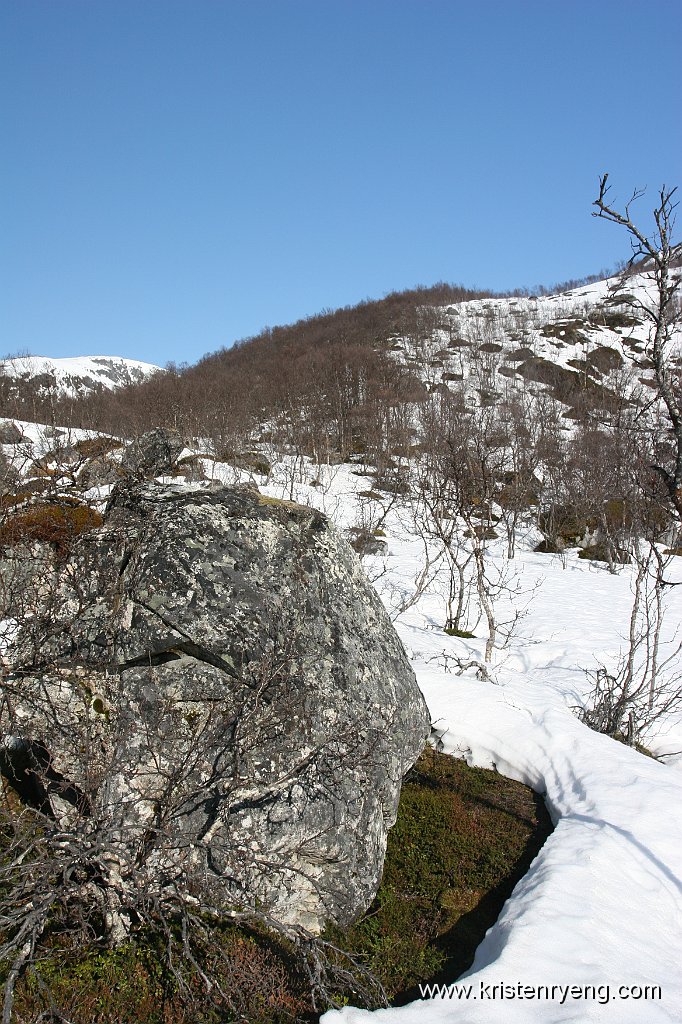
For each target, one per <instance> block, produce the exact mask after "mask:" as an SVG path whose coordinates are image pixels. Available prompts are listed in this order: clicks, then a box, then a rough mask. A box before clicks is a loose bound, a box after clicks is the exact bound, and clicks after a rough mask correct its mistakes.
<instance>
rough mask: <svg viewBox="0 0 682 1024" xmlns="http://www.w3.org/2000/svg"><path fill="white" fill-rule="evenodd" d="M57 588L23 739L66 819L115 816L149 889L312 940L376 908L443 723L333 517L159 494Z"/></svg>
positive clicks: (93, 539)
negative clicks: (408, 778) (406, 783)
mask: <svg viewBox="0 0 682 1024" xmlns="http://www.w3.org/2000/svg"><path fill="white" fill-rule="evenodd" d="M55 586H56V587H57V589H58V592H59V602H58V607H59V609H60V611H59V613H58V614H57V616H56V617H55V619H54V621H53V623H52V628H51V630H50V631H49V635H48V634H47V633H44V634H42V635H41V639H40V643H39V646H38V648H37V650H38V653H37V655H36V656H34V658H33V660H34V664H35V665H39V664H40V662H41V659H42V663H43V671H42V673H41V674H40V676H39V675H38V673H34V676H33V677H32V678H33V682H31V680H30V679H27V678H26V676H25V675H24V676H23V677H22V684H21V685H22V694H23V697H22V699H21V700H17V701H16V702H15V705H14V708H15V711H14V714H15V722H20V723H22V727H21V729H18V730H17V729H16V728H15V729H14V734H17V735H18V736H19V738H20V739H21V740H23V741H28V742H30V743H34V744H39V745H40V750H47V751H49V757H50V761H49V763H50V770H51V772H52V775H51V776H50V778H52V779H53V780H54V779H57V780H59V779H63V780H64V782H63V784H62V785H61V787H60V784H59V783H58V782H56V783H55V782H54V781H53V782H52V783H50V780H49V779H47V780H46V781H45V783H44V786H45V789H46V790H47V791H48V792H49V793H51V794H52V796H51V801H52V807H53V809H54V813H55V814H57V815H59V814H62V815H64V817H65V820H66V819H68V818H69V815H71V816H72V817H73V815H74V814H76V813H82V809H83V807H90V808H95V807H96V808H97V814H98V815H100V816H103V818H104V820H106V822H107V830H108V831H107V830H105V831H106V835H107V836H109V837H112V836H113V837H114V838H113V839H112V838H109V839H108V840H107V842H110V843H113V845H114V847H115V844H116V842H119V847H120V849H119V852H118V853H116V850H115V849H114V851H113V853H111V854H110V855H109V860H108V861H107V863H108V864H111V863H113V862H114V861H115V862H116V864H117V865H118V867H117V869H116V870H117V874H116V877H117V879H118V882H119V884H120V885H121V886H123V888H124V887H125V886H124V883H125V878H126V874H125V870H126V869H125V865H126V864H128V863H134V864H139V863H142V864H143V865H144V871H145V872H146V875H145V877H146V878H148V882H147V883H146V884H148V886H149V888H150V891H152V890H153V891H156V890H158V891H161V890H163V887H164V886H167V885H172V886H175V887H176V889H177V888H178V887H179V888H180V889H183V891H186V893H187V894H188V895H187V898H196V899H197V900H198V901H199V902H201V901H202V895H201V894H202V893H204V894H205V893H207V892H210V893H211V894H212V899H213V900H214V901H216V900H218V901H222V902H223V903H224V904H227V905H230V906H233V907H236V908H243V909H246V910H249V909H260V910H264V911H266V912H268V913H270V914H271V915H272V916H274V917H275V918H276V919H278V920H280V921H282V922H284V923H288V924H300V925H303V926H305V927H307V928H309V929H311V930H313V931H314V930H317V929H318V928H319V927H320V926H321V924H322V923H323V922H324V921H326V920H333V921H337V922H341V923H343V922H346V921H348V920H350V919H351V918H353V917H354V916H356V915H357V914H358V913H359V912H361V911H362V910H363V909H364V908H365V907H366V906H368V904H369V903H370V902H371V900H372V898H373V896H374V894H375V892H376V888H377V886H378V883H379V880H380V876H381V870H382V865H383V857H384V852H385V844H386V833H387V829H388V828H389V827H390V826H391V824H392V823H393V822H394V820H395V814H396V810H397V803H398V797H399V792H400V783H401V779H402V778H403V776H404V774H405V772H406V771H407V770H408V768H409V767H410V766H411V764H412V763H413V762H414V760H415V759H416V757H417V755H418V754H419V753H420V751H421V749H422V748H423V746H424V744H425V741H426V738H427V736H428V732H429V718H428V714H427V710H426V706H425V704H424V701H423V698H422V696H421V694H420V692H419V689H418V687H417V684H416V680H415V678H414V674H413V672H412V670H411V668H410V666H409V663H408V661H407V658H406V656H405V654H404V651H403V649H402V647H401V644H400V641H399V640H398V637H397V635H396V633H395V631H394V629H393V627H392V625H391V623H390V621H389V619H388V617H387V615H386V613H385V611H384V609H383V607H382V605H381V603H380V602H379V600H378V598H377V596H376V594H375V593H374V591H373V590H372V588H371V587H370V586H369V584H368V583H367V581H366V579H365V577H364V576H363V573H362V570H361V568H360V563H359V561H358V560H357V558H356V556H355V555H354V553H353V552H352V551H351V549H350V547H349V546H348V544H347V543H346V542H345V541H344V540H342V539H341V538H340V537H339V536H337V534H336V533H335V531H334V530H333V529H332V528H331V527H330V525H329V523H328V522H327V520H326V518H325V517H324V516H323V515H321V514H320V513H318V512H316V511H313V510H311V509H308V508H302V507H300V506H297V505H292V504H290V503H286V502H279V501H273V500H272V499H268V498H265V497H263V496H262V495H260V494H259V493H258V492H257V491H256V490H255V489H249V488H242V489H228V488H225V487H222V486H220V485H204V486H201V487H194V488H192V487H190V486H187V485H162V484H159V483H153V482H152V483H147V484H143V485H140V486H139V487H138V488H137V489H133V490H128V491H127V492H126V495H125V500H124V501H122V502H120V503H119V504H115V505H114V506H113V508H112V511H111V513H110V515H109V517H108V520H107V522H106V524H105V526H104V527H103V528H101V529H99V530H96V531H94V532H93V533H91V534H90V535H89V536H88V537H82V538H80V539H79V543H78V546H77V548H76V550H74V552H73V553H72V554H71V555H70V557H69V560H68V562H67V563H66V565H65V567H64V569H63V570H62V572H61V574H60V576H59V579H58V581H57V583H56V584H55ZM53 604H57V602H53ZM23 642H24V643H26V642H27V640H26V637H25V638H24V641H23ZM31 642H32V643H33V644H34V647H35V643H36V641H35V637H33V638H32V639H31ZM21 644H22V638H21V637H20V638H19V642H18V650H21ZM24 658H26V650H24ZM55 666H56V667H55ZM46 693H49V698H50V699H49V701H48V702H47V704H48V706H49V707H50V708H52V709H54V708H57V709H58V711H57V712H54V711H51V712H49V713H48V712H46V709H45V704H46V702H45V700H44V695H45V694H46ZM41 695H42V696H41ZM51 714H52V715H54V719H51V718H50V715H51ZM56 719H59V721H58V722H57V721H56ZM84 723H86V725H87V728H85V727H84ZM84 736H86V739H87V741H85V740H84ZM14 742H15V743H16V738H15V740H14ZM22 749H25V745H24V747H23V748H22ZM6 774H7V773H6ZM67 790H68V792H67ZM69 792H70V793H71V794H72V798H71V799H69V796H68V793H69ZM74 793H75V794H78V798H77V801H76V799H75V798H73V794H74ZM77 804H78V807H79V808H80V811H78V809H77V806H76V805H77ZM94 813H95V811H94V810H92V811H91V816H92V815H93V814H94ZM84 827H86V828H90V827H94V826H91V825H89V824H87V823H86V825H84ZM115 837H119V838H118V839H116V838H115ZM98 842H100V843H102V842H103V840H102V839H101V838H100V839H99V840H98ZM124 849H125V855H124V854H123V852H122V851H123V850H124ZM130 870H131V871H132V868H131V869H130ZM121 879H123V881H121ZM183 887H184V888H183Z"/></svg>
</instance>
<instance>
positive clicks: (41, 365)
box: [0, 356, 161, 396]
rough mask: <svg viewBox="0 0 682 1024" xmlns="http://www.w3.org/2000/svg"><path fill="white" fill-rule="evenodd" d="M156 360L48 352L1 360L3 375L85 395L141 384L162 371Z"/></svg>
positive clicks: (43, 388)
mask: <svg viewBox="0 0 682 1024" xmlns="http://www.w3.org/2000/svg"><path fill="white" fill-rule="evenodd" d="M160 369H161V368H160V367H159V366H155V365H154V364H153V363H143V362H140V360H139V359H123V358H122V357H121V356H76V357H73V358H65V359H50V358H48V357H46V356H19V357H18V358H16V359H5V360H3V361H2V362H0V375H2V376H4V377H11V378H13V379H14V380H15V381H16V382H17V384H18V385H22V384H23V385H26V386H29V387H31V388H32V389H35V390H36V391H38V392H43V393H45V392H49V391H57V392H58V393H60V394H62V395H74V396H75V395H85V394H88V393H89V392H93V391H101V390H103V389H104V390H107V391H113V390H115V389H116V388H121V387H126V385H128V384H140V383H141V382H142V381H143V380H145V379H146V378H147V377H150V376H151V375H152V374H154V373H158V372H159V371H160Z"/></svg>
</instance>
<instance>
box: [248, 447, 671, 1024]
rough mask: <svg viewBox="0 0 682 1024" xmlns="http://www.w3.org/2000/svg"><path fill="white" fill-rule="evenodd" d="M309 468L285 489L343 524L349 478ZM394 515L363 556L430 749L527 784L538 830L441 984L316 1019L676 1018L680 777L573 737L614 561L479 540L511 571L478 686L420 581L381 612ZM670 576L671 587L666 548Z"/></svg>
mask: <svg viewBox="0 0 682 1024" xmlns="http://www.w3.org/2000/svg"><path fill="white" fill-rule="evenodd" d="M284 469H285V470H286V465H285V466H284ZM310 469H311V479H312V477H313V474H314V477H315V486H309V485H306V484H305V483H303V482H300V483H298V484H296V485H295V486H294V494H293V496H294V497H295V498H296V499H297V500H299V501H303V502H308V503H310V504H315V505H317V506H318V507H321V508H322V509H323V510H326V512H327V513H328V514H331V515H332V516H333V518H334V519H335V521H337V522H338V523H339V525H340V526H342V527H344V528H345V527H348V526H349V525H352V524H353V523H357V522H358V521H359V519H360V517H361V515H362V511H361V510H362V508H363V499H362V497H361V493H360V492H362V490H363V489H366V487H367V481H366V480H365V481H363V480H362V478H361V477H360V478H359V477H358V476H356V475H354V474H353V472H352V471H351V470H350V468H349V467H345V466H344V467H326V468H325V467H315V468H313V467H310ZM280 472H281V469H278V470H277V472H276V473H275V474H274V475H273V477H272V478H271V480H270V482H269V483H268V484H267V485H265V486H262V489H263V490H264V491H265V493H268V494H272V495H273V496H280V497H281V496H285V495H286V496H290V495H291V493H292V491H291V487H292V477H291V475H290V472H289V473H287V472H283V473H281V476H280V478H278V475H277V474H278V473H280ZM300 479H301V477H300V475H299V480H300ZM364 505H365V506H366V505H367V501H364ZM408 521H409V516H407V515H406V514H405V509H404V508H402V509H401V508H400V507H398V506H396V507H395V509H394V510H393V511H391V512H390V513H389V515H388V517H387V518H386V520H385V521H384V522H383V529H384V532H385V534H386V539H387V544H388V549H387V554H386V555H385V556H383V557H381V556H374V557H372V558H369V559H368V560H367V561H366V563H365V564H366V567H367V569H368V571H369V574H370V576H373V577H374V578H375V579H376V586H377V589H378V591H379V593H380V594H381V596H382V598H383V600H384V602H385V604H386V606H387V608H388V609H389V611H390V613H391V615H392V618H393V619H394V623H395V625H396V628H397V630H398V633H399V635H400V637H401V639H402V641H403V643H404V645H405V648H406V650H407V652H408V654H409V656H410V659H411V661H412V665H413V667H414V669H415V672H416V674H417V679H418V681H419V684H420V686H421V688H422V690H423V692H424V695H425V697H426V700H427V703H428V705H429V708H430V711H431V714H432V720H433V721H434V723H436V726H437V729H438V732H439V734H440V735H441V742H442V745H443V749H444V750H445V752H447V753H451V754H453V755H454V756H456V757H464V758H466V760H467V761H468V762H469V763H471V764H474V765H479V766H482V767H488V768H490V767H494V768H496V769H497V770H498V771H499V772H501V773H502V774H504V775H507V776H509V777H511V778H515V779H519V780H521V781H523V782H525V783H527V784H528V785H530V786H532V787H533V788H534V789H535V790H536V791H537V792H539V793H541V794H543V796H544V798H545V802H546V804H547V807H548V809H549V811H550V814H551V815H552V818H553V820H554V822H555V831H554V833H553V834H552V835H551V836H550V838H549V839H548V841H547V842H546V843H545V845H544V847H543V848H542V850H541V851H540V853H539V855H538V856H537V857H536V859H535V861H534V862H533V864H532V866H531V868H530V871H529V872H528V874H527V875H526V876H525V878H523V879H522V881H521V882H519V884H518V885H517V886H516V888H515V890H514V893H513V895H512V896H511V898H510V899H509V900H508V901H507V903H506V904H505V907H504V910H503V912H502V915H501V916H500V918H499V920H498V922H497V923H496V924H495V925H494V927H493V928H492V929H491V930H490V931H489V932H488V934H487V936H486V938H485V940H484V941H483V943H482V944H481V946H480V947H479V949H478V951H477V955H476V960H475V962H474V965H473V967H472V968H471V970H470V971H469V972H468V973H467V975H466V976H465V977H464V978H463V979H462V980H461V985H460V987H459V988H458V989H451V990H450V991H451V993H452V995H450V994H449V993H448V994H447V995H446V997H445V998H441V997H440V996H439V997H436V998H427V999H422V1000H419V1001H417V1002H415V1003H412V1004H410V1005H409V1006H405V1007H402V1008H396V1009H390V1010H379V1011H375V1012H373V1013H372V1012H369V1011H365V1010H357V1009H353V1008H350V1007H347V1008H345V1009H344V1010H342V1011H339V1012H328V1013H327V1014H325V1015H324V1016H323V1018H322V1024H372V1022H376V1024H531V1022H533V1024H559V1022H572V1024H585V1022H593V1021H594V1022H604V1024H606V1022H616V1021H617V1022H618V1024H625V1022H632V1024H635V1022H637V1024H641V1022H646V1024H672V1022H674V1021H679V1020H681V1019H682V1010H681V1009H680V1008H681V1007H682V970H681V969H680V965H679V952H680V949H681V948H682V821H680V816H679V808H680V806H682V772H680V771H679V769H678V768H677V767H675V766H673V765H672V764H661V763H658V762H656V761H654V760H652V759H650V758H648V757H645V756H644V755H642V754H639V753H637V752H635V751H633V750H631V749H629V748H627V747H625V746H624V745H622V744H620V743H618V742H616V741H615V740H612V739H610V738H608V737H606V736H602V735H600V734H598V733H595V732H593V731H591V730H590V729H588V728H587V727H586V726H585V725H583V724H581V722H580V721H579V720H578V718H577V717H576V715H575V713H574V711H573V708H574V707H575V706H576V705H580V703H581V701H582V700H583V699H584V695H585V693H586V690H587V689H588V683H587V677H586V670H588V669H591V668H594V666H595V664H597V663H598V662H602V663H604V664H607V665H612V664H613V663H614V662H615V660H617V658H618V656H619V652H620V651H621V650H622V649H623V647H624V645H625V639H624V638H625V637H626V636H627V629H628V619H629V614H630V609H631V606H632V592H631V586H632V578H633V570H632V568H631V567H630V566H623V567H622V569H621V570H620V571H619V572H617V573H615V574H614V573H610V572H609V571H608V570H607V568H606V567H605V566H603V565H600V564H599V563H594V562H592V563H591V562H586V561H584V560H581V559H580V558H579V557H578V554H577V551H573V552H569V553H567V554H565V555H564V556H563V557H560V556H552V555H542V554H537V553H535V552H533V551H532V550H531V548H532V546H533V538H532V537H531V536H530V535H529V537H528V538H527V540H526V541H525V542H523V541H522V542H521V543H520V544H519V550H518V552H517V557H516V559H515V560H514V562H511V563H510V562H508V561H507V559H506V557H505V551H504V544H503V542H502V541H496V542H493V543H492V544H491V545H490V548H489V555H490V558H491V561H492V563H493V565H494V566H497V567H498V568H499V569H501V570H503V571H505V572H512V573H513V576H514V581H513V582H514V586H513V588H512V589H513V592H514V593H513V596H512V597H511V601H512V602H513V604H514V605H515V606H516V607H517V608H518V610H520V611H523V616H522V618H521V619H520V620H519V623H518V629H517V631H516V633H515V635H513V636H512V638H511V641H510V643H509V645H508V647H507V648H506V650H503V651H500V652H498V654H497V655H496V663H495V678H496V680H497V685H494V684H492V683H490V682H482V681H479V680H478V679H476V678H474V673H473V670H472V671H469V672H467V673H465V674H464V675H458V674H456V673H455V672H454V671H453V666H454V664H455V659H456V658H458V657H459V658H464V659H468V658H477V659H479V660H480V659H481V658H482V656H483V648H484V641H483V640H482V639H481V640H478V639H475V638H474V639H462V638H458V637H451V636H448V635H447V634H445V633H444V632H443V629H442V622H443V595H442V589H441V585H440V583H441V581H440V580H439V578H438V576H435V577H434V578H433V579H432V580H431V582H430V584H429V586H428V587H427V588H426V590H425V591H424V592H423V594H422V595H421V596H420V597H419V599H418V600H417V601H416V603H414V604H413V605H412V606H411V607H409V608H408V609H407V610H406V611H402V612H401V611H400V610H399V608H400V604H401V601H403V600H404V598H405V596H406V595H409V594H411V593H413V592H414V587H415V580H416V578H417V577H418V576H419V573H420V570H421V568H422V567H423V561H424V547H423V543H422V541H421V540H420V539H419V538H418V537H416V536H415V535H414V534H413V532H412V531H411V529H410V528H409V526H406V524H407V523H408ZM491 571H494V570H491ZM671 574H672V575H671V579H674V581H675V582H678V583H680V584H682V558H678V559H676V560H675V564H674V566H673V568H672V569H671ZM669 600H670V607H669V609H668V618H667V631H666V635H665V639H666V640H670V639H671V638H672V637H673V636H674V633H675V630H676V628H677V626H678V624H679V622H680V621H682V586H679V587H673V588H671V590H670V595H669ZM477 632H478V631H477ZM681 740H682V730H681V729H680V723H679V721H670V722H669V723H668V725H667V726H665V727H662V728H661V729H660V731H659V732H658V733H657V735H655V736H653V735H652V737H651V739H650V742H651V746H652V747H653V748H654V749H655V750H657V751H661V752H662V751H679V750H680V746H681V742H680V741H681ZM670 760H673V759H670ZM451 980H452V981H453V982H455V981H456V979H455V978H453V979H451ZM495 986H496V987H495ZM647 986H648V990H647V989H646V987H647Z"/></svg>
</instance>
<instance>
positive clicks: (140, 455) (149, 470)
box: [121, 427, 185, 480]
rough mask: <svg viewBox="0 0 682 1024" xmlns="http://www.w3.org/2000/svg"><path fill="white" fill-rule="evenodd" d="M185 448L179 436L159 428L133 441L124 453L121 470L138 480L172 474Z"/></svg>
mask: <svg viewBox="0 0 682 1024" xmlns="http://www.w3.org/2000/svg"><path fill="white" fill-rule="evenodd" d="M184 447H185V445H184V442H183V440H182V438H181V437H180V435H179V434H177V433H175V432H174V431H172V430H164V429H162V428H161V427H157V428H155V429H154V430H149V431H148V432H147V433H146V434H142V435H141V436H140V437H137V438H135V439H134V440H133V441H131V443H130V444H129V445H128V446H127V447H126V450H125V452H124V453H123V457H122V459H121V470H122V472H123V474H124V475H125V476H127V477H132V478H133V479H136V480H144V479H150V478H153V477H155V476H162V475H165V474H169V473H172V472H173V470H174V468H175V465H176V463H177V461H178V459H179V457H180V454H181V452H182V451H183V449H184Z"/></svg>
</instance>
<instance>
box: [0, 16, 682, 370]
mask: <svg viewBox="0 0 682 1024" xmlns="http://www.w3.org/2000/svg"><path fill="white" fill-rule="evenodd" d="M681 43H682V2H681V0H646V2H644V0H607V2H601V3H600V2H598V0H596V2H595V0H591V2H585V0H573V2H568V0H542V2H539V0H528V2H523V0H466V2H460V0H0V118H1V120H0V124H1V126H2V129H1V130H2V135H1V141H0V197H1V198H0V203H1V208H0V355H2V354H6V353H8V352H16V351H20V350H28V351H31V352H33V353H35V354H43V355H54V356H58V355H86V354H97V353H99V354H120V355H126V356H130V357H134V358H139V359H147V360H149V361H152V362H157V363H161V364H164V363H165V362H167V361H168V360H175V361H177V362H181V361H188V362H193V361H194V360H196V359H197V358H198V357H199V356H200V355H202V354H203V353H204V352H207V351H212V350H214V349H216V348H219V347H220V346H222V345H230V344H232V342H233V341H235V340H236V339H238V338H241V337H245V336H248V335H250V334H254V333H256V332H257V331H258V330H259V329H260V328H261V327H263V326H265V325H271V326H272V325H274V324H277V323H287V322H290V321H292V320H295V319H297V318H299V317H301V316H306V315H308V314H311V313H315V312H318V311H319V310H321V309H324V308H330V307H336V306H339V305H345V304H351V303H354V302H357V301H359V300H361V299H363V298H379V297H381V296H383V295H384V294H385V293H386V292H388V291H391V290H393V289H400V288H405V287H410V286H412V285H415V284H418V283H421V284H432V283H434V282H436V281H438V280H448V281H453V282H461V283H464V284H467V285H471V286H474V285H476V286H481V287H483V286H485V287H490V288H493V289H507V288H514V287H517V286H521V285H531V286H532V285H534V284H537V283H547V284H549V283H552V282H554V281H557V280H563V279H566V278H571V277H580V276H583V275H586V274H589V273H592V272H595V271H598V270H599V269H600V268H602V267H603V266H606V265H611V264H613V263H614V261H615V260H617V259H619V258H620V257H622V256H624V255H626V254H627V243H626V239H625V237H624V236H622V235H621V234H620V233H619V232H618V229H616V228H615V227H613V226H611V225H608V224H604V223H599V222H598V221H596V220H593V219H591V217H590V204H591V202H592V200H593V199H594V197H595V192H596V187H597V179H598V176H599V173H600V172H601V171H603V170H607V171H609V172H610V175H611V179H612V181H613V185H614V193H615V196H616V198H621V199H624V198H626V197H627V196H628V195H629V193H630V191H631V189H632V188H633V187H634V186H648V187H649V190H650V197H651V201H650V202H644V204H643V206H642V211H643V212H644V210H645V209H648V208H649V206H650V205H652V202H653V198H654V195H653V193H654V191H655V189H656V188H658V187H660V185H661V184H663V183H666V184H677V183H678V182H679V183H680V184H682V173H681V172H682V132H681V131H680V129H681V127H682V125H681V122H680V113H679V109H680V95H679V69H680V63H679V62H680V53H681V52H682V46H681Z"/></svg>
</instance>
